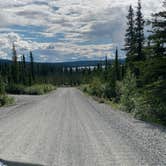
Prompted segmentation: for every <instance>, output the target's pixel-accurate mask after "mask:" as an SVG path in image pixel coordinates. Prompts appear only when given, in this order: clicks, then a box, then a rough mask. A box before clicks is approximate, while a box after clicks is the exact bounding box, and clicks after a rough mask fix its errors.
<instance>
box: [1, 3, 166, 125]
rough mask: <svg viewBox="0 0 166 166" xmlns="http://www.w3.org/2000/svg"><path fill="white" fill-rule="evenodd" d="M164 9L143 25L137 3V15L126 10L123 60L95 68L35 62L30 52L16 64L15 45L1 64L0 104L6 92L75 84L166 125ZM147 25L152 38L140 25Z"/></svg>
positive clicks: (42, 90) (39, 91) (40, 91)
mask: <svg viewBox="0 0 166 166" xmlns="http://www.w3.org/2000/svg"><path fill="white" fill-rule="evenodd" d="M163 7H164V10H163V11H160V12H158V13H154V14H153V15H152V20H148V21H145V20H144V16H143V13H142V11H141V9H142V6H141V1H140V0H138V6H137V9H136V11H134V9H133V7H132V6H130V7H129V10H128V15H127V29H126V34H125V45H124V48H123V50H124V51H125V53H126V61H125V63H123V62H122V61H120V60H119V50H118V48H116V50H115V59H114V61H113V62H112V63H109V61H108V60H107V57H106V59H105V62H104V65H103V64H100V63H99V64H98V65H97V66H96V67H91V66H89V67H84V68H80V67H66V66H63V65H61V66H57V65H56V64H53V63H52V64H51V63H48V64H47V63H35V58H34V56H33V52H31V51H30V52H29V58H28V59H26V58H25V56H24V55H22V57H21V60H20V61H18V56H17V48H16V46H15V45H14V44H13V49H12V54H13V56H12V61H11V62H3V61H1V63H0V94H1V95H0V96H1V97H0V105H3V103H4V98H6V95H5V94H6V92H8V93H17V94H24V93H28V94H43V93H45V92H47V91H51V90H53V89H54V86H79V85H81V87H82V89H83V90H84V91H86V92H87V93H90V94H91V95H94V96H97V97H100V98H104V99H106V100H109V101H112V102H114V103H117V104H118V105H120V108H121V109H122V110H124V111H127V112H130V113H132V114H133V115H134V116H135V117H137V118H139V119H144V120H148V121H152V122H158V123H162V124H166V10H165V8H166V1H164V3H163ZM146 22H148V23H149V22H150V25H151V28H150V30H149V33H150V35H149V36H148V37H145V34H144V33H145V30H144V27H145V25H146Z"/></svg>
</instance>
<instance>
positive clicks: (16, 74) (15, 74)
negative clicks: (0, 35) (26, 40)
mask: <svg viewBox="0 0 166 166" xmlns="http://www.w3.org/2000/svg"><path fill="white" fill-rule="evenodd" d="M12 51H13V56H12V61H13V63H12V71H11V72H12V73H11V75H12V79H13V82H14V83H18V80H19V67H18V58H17V52H16V48H15V45H14V44H13V50H12Z"/></svg>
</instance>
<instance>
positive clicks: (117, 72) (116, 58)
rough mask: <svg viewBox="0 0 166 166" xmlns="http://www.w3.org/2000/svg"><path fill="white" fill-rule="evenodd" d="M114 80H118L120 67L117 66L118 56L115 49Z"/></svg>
mask: <svg viewBox="0 0 166 166" xmlns="http://www.w3.org/2000/svg"><path fill="white" fill-rule="evenodd" d="M115 80H116V81H117V80H120V65H119V55H118V48H116V53H115Z"/></svg>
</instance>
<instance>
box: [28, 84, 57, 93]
mask: <svg viewBox="0 0 166 166" xmlns="http://www.w3.org/2000/svg"><path fill="white" fill-rule="evenodd" d="M52 90H55V87H54V86H53V85H51V84H41V85H33V86H30V87H27V88H25V93H26V94H30V95H42V94H45V93H48V92H50V91H52Z"/></svg>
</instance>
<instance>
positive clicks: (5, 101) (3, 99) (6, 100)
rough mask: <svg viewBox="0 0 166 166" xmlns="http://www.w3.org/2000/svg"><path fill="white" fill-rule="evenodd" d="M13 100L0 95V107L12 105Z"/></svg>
mask: <svg viewBox="0 0 166 166" xmlns="http://www.w3.org/2000/svg"><path fill="white" fill-rule="evenodd" d="M14 102H15V100H14V98H13V97H10V96H7V95H5V94H3V95H0V107H2V106H6V105H11V104H14Z"/></svg>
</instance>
